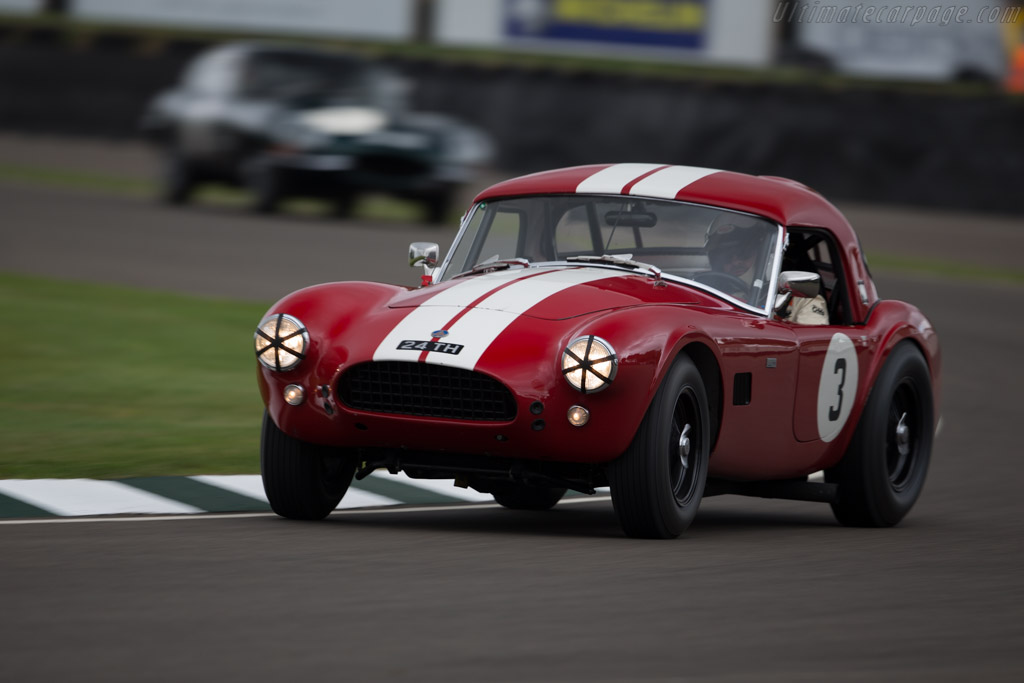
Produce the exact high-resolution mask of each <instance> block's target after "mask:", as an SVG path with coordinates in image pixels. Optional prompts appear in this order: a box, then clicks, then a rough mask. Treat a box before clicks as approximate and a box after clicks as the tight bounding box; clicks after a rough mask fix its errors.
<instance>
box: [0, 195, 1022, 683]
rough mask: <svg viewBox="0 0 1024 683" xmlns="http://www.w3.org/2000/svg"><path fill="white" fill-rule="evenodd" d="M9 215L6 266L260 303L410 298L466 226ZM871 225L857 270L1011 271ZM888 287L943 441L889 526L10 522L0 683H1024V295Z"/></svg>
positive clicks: (484, 520)
mask: <svg viewBox="0 0 1024 683" xmlns="http://www.w3.org/2000/svg"><path fill="white" fill-rule="evenodd" d="M0 207H2V218H0V270H3V271H18V272H31V273H37V274H44V275H51V276H60V277H66V278H71V279H83V280H99V281H108V282H119V283H127V284H132V285H138V286H144V287H152V288H157V289H170V290H176V291H184V292H193V293H199V294H204V295H212V296H225V297H245V298H251V299H260V300H268V301H269V300H272V299H274V298H276V297H277V296H279V295H281V294H283V293H285V292H287V291H288V290H290V289H292V288H294V287H297V286H302V285H304V284H310V283H313V282H319V281H323V280H330V279H383V280H390V281H395V282H401V283H410V284H411V283H413V282H415V281H416V273H415V272H414V271H410V270H408V269H407V268H406V267H405V265H404V263H405V252H406V246H407V244H408V243H409V242H410V241H413V240H418V239H428V240H430V239H436V241H439V242H442V243H444V242H446V241H447V240H448V239H450V237H451V234H452V232H453V230H451V229H447V228H445V229H436V228H428V227H423V226H407V225H399V224H392V223H386V222H377V223H372V222H349V223H341V222H337V221H330V220H322V219H296V218H258V217H251V216H247V215H245V214H243V213H241V212H240V211H238V210H234V209H214V208H190V209H186V210H168V209H164V208H161V207H157V206H154V205H152V204H150V203H148V202H146V201H144V200H141V199H139V200H131V199H123V198H118V197H112V196H103V195H98V194H86V193H76V192H70V191H64V192H60V193H55V192H54V191H52V190H42V189H39V188H31V187H18V186H15V185H10V184H6V185H0ZM852 213H855V212H852ZM860 215H862V216H868V217H870V216H875V219H876V220H875V221H874V222H873V223H872V224H870V225H869V224H868V223H869V221H865V224H864V225H863V226H861V234H862V238H863V240H864V242H865V248H866V249H867V250H868V251H872V250H879V251H887V250H888V251H895V252H898V253H916V252H917V247H916V246H915V239H914V238H913V236H914V235H915V234H917V235H922V236H924V237H925V238H927V239H926V241H921V242H918V244H920V245H921V249H920V250H921V251H928V250H935V249H942V248H944V249H945V253H946V254H948V256H947V258H948V260H955V259H956V258H958V257H967V258H970V259H971V260H972V261H974V262H975V263H985V262H986V261H985V259H989V258H991V259H992V261H993V262H998V261H999V260H1000V259H1003V260H1007V256H1006V253H1007V252H1009V251H1011V250H1012V251H1013V252H1014V253H1015V255H1016V256H1017V257H1019V254H1020V253H1022V251H1021V250H1020V248H1019V247H1020V246H1021V240H1022V234H1024V233H1022V231H1015V230H1013V229H1012V226H1013V225H1014V224H1015V222H1014V221H1010V220H990V219H988V218H985V217H969V216H964V217H963V218H962V224H961V225H962V228H961V229H960V231H959V240H964V239H968V240H969V242H968V244H967V245H962V244H961V243H960V242H959V241H958V242H948V243H947V244H946V246H945V247H942V241H943V240H942V239H939V238H940V237H942V236H943V235H952V236H956V235H957V228H956V225H957V224H958V221H957V217H956V216H949V215H942V216H930V215H928V214H921V213H919V212H913V211H905V210H904V211H896V210H878V209H867V208H865V209H862V210H861V214H860ZM879 226H896V227H895V228H893V227H886V228H885V229H881V228H880V227H879ZM1018 227H1024V226H1018ZM979 234H981V235H985V236H987V237H992V239H984V240H979V239H977V238H978V235H979ZM966 235H970V237H966ZM972 238H973V239H972ZM878 240H884V241H882V242H879V241H878ZM979 243H980V246H979ZM907 249H910V250H911V251H907ZM965 255H966V256H965ZM876 275H877V280H878V282H879V286H880V290H881V292H882V294H883V296H886V297H890V298H904V299H907V300H909V301H912V302H914V303H916V304H917V305H918V306H919V307H920V308H921V309H922V310H924V311H925V313H926V314H928V315H929V316H930V317H931V318H932V320H933V322H934V323H935V324H936V326H937V328H938V330H939V332H940V335H941V340H942V344H943V351H944V372H943V375H944V401H943V406H942V412H943V415H944V427H943V430H942V433H941V435H940V437H939V439H938V442H937V446H936V449H935V452H934V454H933V461H932V468H931V471H930V474H929V479H928V482H927V484H926V486H925V490H924V494H923V496H922V498H921V499H920V501H919V502H918V505H917V506H916V508H915V509H914V510H913V511H912V512H911V514H910V516H909V517H908V518H907V519H906V520H905V521H904V522H903V523H902V524H901V525H900V526H899V527H897V528H894V529H883V530H871V529H846V528H843V527H840V526H838V525H837V524H836V523H835V522H834V521H833V519H832V516H831V513H830V511H829V509H828V508H827V506H820V505H816V504H813V503H797V502H786V501H767V500H755V499H745V498H738V497H732V496H725V497H718V498H712V499H707V500H705V501H704V504H703V506H702V508H701V512H700V514H699V516H698V518H697V520H696V522H695V523H694V525H693V526H692V527H691V529H690V530H689V531H688V532H687V534H686V535H685V536H684V537H683V538H681V539H678V540H676V541H669V542H652V541H637V540H630V539H626V538H624V537H623V536H622V534H621V532H620V530H619V527H618V524H617V522H616V519H615V516H614V513H613V511H612V508H611V504H610V503H609V502H608V501H607V500H597V501H588V502H585V503H582V504H569V505H560V506H558V507H557V508H555V510H553V511H551V512H549V513H520V512H513V511H509V510H505V509H502V508H497V507H494V506H455V507H453V508H447V507H446V508H405V509H398V510H396V511H389V512H370V511H363V512H346V513H336V514H335V515H332V517H331V518H329V519H328V520H327V521H326V522H323V523H296V522H289V521H285V520H282V519H279V518H276V517H274V516H268V515H256V516H245V517H230V516H216V515H207V516H201V517H199V518H189V519H184V520H181V519H178V520H151V521H134V520H120V519H118V520H104V521H71V522H68V521H64V522H55V523H47V524H0V605H2V617H0V680H3V681H12V682H13V681H54V680H61V679H72V680H74V679H77V680H103V681H165V680H215V679H216V680H249V681H282V680H289V681H290V680H319V679H325V678H333V679H339V680H350V681H376V680H380V681H462V680H473V681H481V680H487V681H509V682H511V681H525V680H529V681H602V682H608V681H646V682H653V681H678V680H707V681H739V680H771V681H819V680H837V681H847V680H850V681H853V680H857V681H859V680H873V681H874V680H898V681H963V680H980V681H1020V680H1024V652H1022V646H1024V571H1022V569H1021V568H1022V566H1024V543H1022V539H1024V521H1022V514H1021V513H1022V512H1024V505H1022V503H1021V494H1020V491H1021V484H1022V483H1024V474H1022V470H1021V465H1020V455H1021V447H1020V440H1019V438H1017V434H1016V428H1017V427H1018V425H1019V424H1020V417H1021V412H1020V408H1019V405H1020V399H1019V392H1020V387H1022V386H1024V381H1022V380H1024V376H1022V375H1024V373H1022V369H1021V367H1022V364H1021V362H1020V355H1021V350H1022V345H1021V341H1020V340H1021V339H1022V338H1024V324H1022V322H1021V317H1020V315H1019V312H1020V304H1021V301H1022V294H1024V288H1022V287H1019V286H1012V285H999V284H992V283H985V282H964V281H961V280H953V279H947V278H943V277H939V276H915V277H910V276H899V275H894V274H892V273H877V274H876ZM254 322H255V321H254ZM8 329H10V328H8ZM258 420H259V417H258V416H254V417H253V425H254V427H253V428H254V429H256V428H257V427H258Z"/></svg>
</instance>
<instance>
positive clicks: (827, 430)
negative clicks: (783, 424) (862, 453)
mask: <svg viewBox="0 0 1024 683" xmlns="http://www.w3.org/2000/svg"><path fill="white" fill-rule="evenodd" d="M856 395H857V350H856V349H855V348H854V346H853V341H852V340H851V339H850V338H849V337H847V336H846V335H845V334H843V333H842V332H837V333H836V334H835V335H833V337H832V341H831V342H829V345H828V351H827V352H825V364H824V365H823V366H822V367H821V380H820V381H819V382H818V436H820V437H821V440H822V441H826V442H828V441H831V440H832V439H834V438H836V437H837V436H839V432H840V431H842V429H843V425H845V424H846V419H847V418H848V417H850V410H851V409H852V408H853V399H854V397H855V396H856Z"/></svg>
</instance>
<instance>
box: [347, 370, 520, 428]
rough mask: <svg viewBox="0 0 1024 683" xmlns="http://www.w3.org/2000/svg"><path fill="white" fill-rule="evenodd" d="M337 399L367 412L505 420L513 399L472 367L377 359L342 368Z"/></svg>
mask: <svg viewBox="0 0 1024 683" xmlns="http://www.w3.org/2000/svg"><path fill="white" fill-rule="evenodd" d="M338 397H339V398H340V399H341V401H342V403H344V404H345V405H346V406H348V407H350V408H354V409H355V410H363V411H366V412H371V413H390V414H396V415H416V416H419V417H442V418H450V419H454V420H474V421H480V422H508V421H511V420H514V419H515V417H516V402H515V399H514V398H513V397H512V392H510V391H509V390H508V389H507V388H506V387H505V385H503V384H502V383H501V382H498V381H497V380H495V379H492V378H490V377H488V376H487V375H482V374H480V373H479V372H473V371H472V370H463V369H461V368H450V367H446V366H443V365H430V364H428V363H408V362H404V361H376V362H371V363H361V364H359V365H355V366H353V367H352V368H350V369H349V370H347V371H346V372H345V373H344V374H343V375H342V376H341V379H340V380H338Z"/></svg>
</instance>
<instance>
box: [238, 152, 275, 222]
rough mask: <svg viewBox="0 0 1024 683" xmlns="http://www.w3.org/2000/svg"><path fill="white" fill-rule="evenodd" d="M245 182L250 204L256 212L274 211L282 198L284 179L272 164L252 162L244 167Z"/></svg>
mask: <svg viewBox="0 0 1024 683" xmlns="http://www.w3.org/2000/svg"><path fill="white" fill-rule="evenodd" d="M245 184H246V187H247V189H248V190H249V193H250V194H251V195H252V200H251V204H250V206H251V207H252V210H253V211H255V212H257V213H274V212H276V211H277V209H278V206H279V205H280V204H281V200H283V199H284V179H283V178H282V177H281V174H280V173H279V172H278V170H277V169H275V168H273V167H272V166H270V165H268V164H265V163H260V162H258V161H256V162H252V163H251V164H250V165H249V168H248V169H246V174H245Z"/></svg>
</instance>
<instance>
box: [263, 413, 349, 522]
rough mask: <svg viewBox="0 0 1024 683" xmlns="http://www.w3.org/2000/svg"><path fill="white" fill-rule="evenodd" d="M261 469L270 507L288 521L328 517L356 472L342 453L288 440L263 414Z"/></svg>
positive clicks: (287, 436) (267, 416)
mask: <svg viewBox="0 0 1024 683" xmlns="http://www.w3.org/2000/svg"><path fill="white" fill-rule="evenodd" d="M260 465H261V469H262V472H263V489H264V490H265V491H266V493H267V499H268V500H269V501H270V507H271V508H272V509H273V510H274V512H276V513H277V514H279V515H281V516H282V517H287V518H289V519H323V518H324V517H326V516H327V515H329V514H330V513H331V511H332V510H334V508H336V507H337V506H338V503H339V502H341V499H342V496H344V495H345V492H346V491H347V490H348V487H349V484H351V483H352V476H353V475H354V474H355V470H356V462H355V458H352V457H350V456H348V455H347V454H346V453H345V452H344V451H342V450H340V449H337V448H331V447H329V446H320V445H318V444H311V443H306V442H305V441H300V440H298V439H296V438H294V437H291V436H289V435H287V434H285V433H284V432H283V431H281V429H280V428H278V426H277V425H276V424H274V421H273V420H272V419H270V416H269V415H267V414H266V413H264V414H263V435H262V439H261V442H260Z"/></svg>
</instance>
